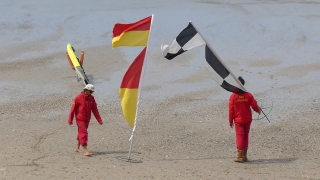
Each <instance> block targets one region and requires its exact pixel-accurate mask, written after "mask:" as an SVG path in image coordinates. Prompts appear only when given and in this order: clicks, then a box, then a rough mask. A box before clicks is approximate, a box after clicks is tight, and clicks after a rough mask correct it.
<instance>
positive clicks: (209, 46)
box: [190, 21, 246, 91]
mask: <svg viewBox="0 0 320 180" xmlns="http://www.w3.org/2000/svg"><path fill="white" fill-rule="evenodd" d="M190 23H191V24H192V26H193V27H194V29H195V30H196V31H197V32H198V33H199V35H200V36H201V38H202V39H203V41H204V42H205V44H206V45H207V46H208V48H209V49H210V50H211V52H212V53H213V54H214V55H215V56H216V57H217V59H218V60H219V61H220V62H221V64H222V65H223V66H224V67H225V68H226V69H227V70H228V71H229V73H230V74H231V76H232V77H233V78H234V79H235V80H236V81H237V82H238V84H239V85H240V86H241V88H242V90H245V91H246V88H244V86H243V85H242V83H241V82H240V81H239V80H238V78H236V76H235V75H234V74H233V73H232V71H230V70H229V68H228V66H226V65H225V64H224V62H223V61H221V58H220V57H219V56H218V54H217V53H216V52H215V51H214V50H213V48H212V47H211V45H210V44H209V43H208V42H207V40H206V39H205V38H204V37H203V36H202V34H201V33H200V31H198V29H197V28H196V27H195V26H194V25H193V23H192V22H191V21H190Z"/></svg>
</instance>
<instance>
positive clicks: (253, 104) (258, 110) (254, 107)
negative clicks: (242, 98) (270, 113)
mask: <svg viewBox="0 0 320 180" xmlns="http://www.w3.org/2000/svg"><path fill="white" fill-rule="evenodd" d="M251 107H252V109H253V110H254V111H255V112H257V113H258V114H260V113H261V112H260V108H259V106H258V103H257V101H256V100H255V99H254V97H253V95H251Z"/></svg>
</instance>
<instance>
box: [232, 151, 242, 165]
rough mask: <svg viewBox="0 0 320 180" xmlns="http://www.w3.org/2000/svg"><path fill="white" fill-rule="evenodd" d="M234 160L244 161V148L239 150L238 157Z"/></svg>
mask: <svg viewBox="0 0 320 180" xmlns="http://www.w3.org/2000/svg"><path fill="white" fill-rule="evenodd" d="M234 162H238V163H242V162H244V161H243V150H238V158H237V159H235V160H234Z"/></svg>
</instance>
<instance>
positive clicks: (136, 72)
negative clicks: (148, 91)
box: [119, 47, 147, 127]
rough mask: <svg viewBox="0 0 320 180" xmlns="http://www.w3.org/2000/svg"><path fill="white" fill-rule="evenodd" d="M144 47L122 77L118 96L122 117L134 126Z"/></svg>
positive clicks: (144, 52)
mask: <svg viewBox="0 0 320 180" xmlns="http://www.w3.org/2000/svg"><path fill="white" fill-rule="evenodd" d="M146 48H147V47H145V48H144V49H143V50H142V51H141V53H140V54H139V55H138V56H137V57H136V59H135V60H134V61H133V63H132V64H131V65H130V67H129V68H128V70H127V72H126V74H125V75H124V77H123V79H122V83H121V86H120V91H119V96H120V100H121V107H122V112H123V115H124V117H125V118H126V120H127V122H128V123H129V125H130V126H131V127H133V126H134V121H135V118H136V110H137V103H138V95H139V83H140V77H141V71H142V67H143V62H144V58H145V54H146Z"/></svg>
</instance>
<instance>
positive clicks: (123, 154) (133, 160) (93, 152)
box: [92, 151, 142, 163]
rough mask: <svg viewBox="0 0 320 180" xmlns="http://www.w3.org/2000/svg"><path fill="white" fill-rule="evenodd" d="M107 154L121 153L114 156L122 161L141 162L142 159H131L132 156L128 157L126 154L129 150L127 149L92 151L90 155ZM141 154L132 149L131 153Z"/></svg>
mask: <svg viewBox="0 0 320 180" xmlns="http://www.w3.org/2000/svg"><path fill="white" fill-rule="evenodd" d="M107 154H121V156H115V158H117V159H118V160H120V161H124V162H130V163H142V160H137V159H132V157H131V158H130V159H129V158H128V155H129V152H128V151H92V155H93V156H102V155H107ZM138 154H141V153H140V152H135V151H132V152H131V155H133V156H134V155H138Z"/></svg>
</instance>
